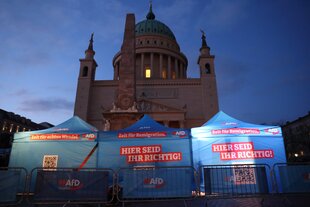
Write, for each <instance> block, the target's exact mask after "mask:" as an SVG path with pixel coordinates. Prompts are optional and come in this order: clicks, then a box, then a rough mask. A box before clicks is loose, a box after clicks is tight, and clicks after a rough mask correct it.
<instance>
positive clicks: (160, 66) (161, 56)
mask: <svg viewBox="0 0 310 207" xmlns="http://www.w3.org/2000/svg"><path fill="white" fill-rule="evenodd" d="M162 74H163V55H162V54H159V78H163V75H162Z"/></svg>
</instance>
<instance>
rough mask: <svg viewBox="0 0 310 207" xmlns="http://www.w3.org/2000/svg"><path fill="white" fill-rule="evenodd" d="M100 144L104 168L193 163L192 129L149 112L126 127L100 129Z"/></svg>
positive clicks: (100, 158) (99, 161) (99, 165)
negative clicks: (165, 123)
mask: <svg viewBox="0 0 310 207" xmlns="http://www.w3.org/2000/svg"><path fill="white" fill-rule="evenodd" d="M98 143H99V154H98V167H102V168H112V169H114V170H117V169H119V168H121V167H134V166H141V165H153V166H190V165H191V164H192V162H191V149H190V146H191V143H190V138H189V131H188V130H187V129H175V128H168V127H165V126H163V125H161V124H159V123H157V122H156V121H154V120H153V119H152V118H151V117H150V116H148V115H144V116H143V118H142V119H140V120H139V121H137V122H136V123H134V124H133V125H131V126H129V127H128V128H126V129H122V130H118V131H109V132H104V131H100V132H99V135H98Z"/></svg>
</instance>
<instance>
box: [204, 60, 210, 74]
mask: <svg viewBox="0 0 310 207" xmlns="http://www.w3.org/2000/svg"><path fill="white" fill-rule="evenodd" d="M205 70H206V74H210V73H211V67H210V64H209V63H206V64H205Z"/></svg>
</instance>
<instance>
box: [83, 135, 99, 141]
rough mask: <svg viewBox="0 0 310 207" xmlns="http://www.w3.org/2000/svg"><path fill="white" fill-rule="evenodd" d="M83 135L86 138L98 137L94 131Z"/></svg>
mask: <svg viewBox="0 0 310 207" xmlns="http://www.w3.org/2000/svg"><path fill="white" fill-rule="evenodd" d="M82 137H83V138H84V139H88V140H93V139H96V134H93V133H91V134H83V135H82Z"/></svg>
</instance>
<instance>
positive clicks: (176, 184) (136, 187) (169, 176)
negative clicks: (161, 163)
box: [123, 168, 193, 199]
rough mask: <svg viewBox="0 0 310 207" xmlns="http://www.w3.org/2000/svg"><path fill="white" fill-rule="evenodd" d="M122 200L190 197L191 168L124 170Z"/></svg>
mask: <svg viewBox="0 0 310 207" xmlns="http://www.w3.org/2000/svg"><path fill="white" fill-rule="evenodd" d="M123 173H124V185H123V199H128V198H150V199H151V198H172V197H174V198H175V197H180V198H181V197H191V196H192V189H191V178H192V174H193V170H192V169H191V168H158V169H155V168H153V169H152V168H150V169H142V170H134V169H129V170H128V169H126V170H124V171H123Z"/></svg>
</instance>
